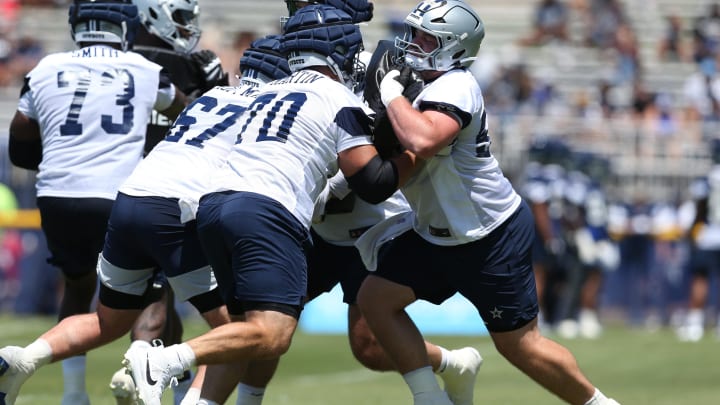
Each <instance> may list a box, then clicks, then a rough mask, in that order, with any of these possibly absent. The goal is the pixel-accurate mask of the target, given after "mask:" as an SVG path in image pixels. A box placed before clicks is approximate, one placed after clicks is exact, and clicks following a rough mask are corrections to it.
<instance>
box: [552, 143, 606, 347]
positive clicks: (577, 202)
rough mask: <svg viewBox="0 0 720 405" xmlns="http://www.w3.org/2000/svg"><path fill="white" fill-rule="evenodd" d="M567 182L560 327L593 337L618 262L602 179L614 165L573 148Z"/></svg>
mask: <svg viewBox="0 0 720 405" xmlns="http://www.w3.org/2000/svg"><path fill="white" fill-rule="evenodd" d="M572 156H573V164H572V167H571V170H569V172H568V174H567V176H566V180H565V182H564V187H563V202H562V207H563V208H562V217H561V224H562V225H561V226H562V229H563V235H564V239H565V245H566V246H567V248H566V252H567V253H566V269H565V272H566V273H567V274H566V287H565V289H564V292H563V294H562V296H561V297H560V302H559V305H558V307H559V308H558V314H559V317H560V318H559V319H560V322H559V323H558V325H557V332H558V334H560V336H562V337H565V338H574V337H577V336H578V335H579V336H581V337H584V338H588V339H595V338H598V337H599V336H600V334H601V333H602V325H601V324H600V319H599V316H598V308H599V299H600V291H601V289H602V285H603V280H604V274H605V273H606V272H608V271H611V270H614V269H616V268H617V266H618V264H619V252H618V249H617V246H616V245H615V243H614V242H613V241H611V239H610V234H609V232H608V226H607V225H608V204H607V200H606V194H605V193H604V191H603V189H602V184H601V181H602V179H603V178H604V177H605V176H607V174H608V173H609V171H610V167H609V165H608V164H607V162H606V161H605V160H604V159H602V158H600V157H598V156H595V155H593V154H590V153H583V152H577V151H576V152H573V154H572Z"/></svg>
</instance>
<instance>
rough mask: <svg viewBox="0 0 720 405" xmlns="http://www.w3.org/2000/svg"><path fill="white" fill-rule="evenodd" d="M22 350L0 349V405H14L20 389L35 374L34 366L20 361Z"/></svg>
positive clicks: (14, 348) (13, 348) (16, 348)
mask: <svg viewBox="0 0 720 405" xmlns="http://www.w3.org/2000/svg"><path fill="white" fill-rule="evenodd" d="M23 350H24V349H23V348H22V347H19V346H6V347H3V348H2V349H0V372H1V375H0V405H14V404H15V400H16V399H17V396H18V393H19V392H20V387H22V385H23V384H24V383H25V381H27V379H28V378H30V376H31V375H33V373H34V372H35V366H34V365H32V364H28V363H27V362H24V361H23V360H22V352H23Z"/></svg>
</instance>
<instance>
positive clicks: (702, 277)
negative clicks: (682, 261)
mask: <svg viewBox="0 0 720 405" xmlns="http://www.w3.org/2000/svg"><path fill="white" fill-rule="evenodd" d="M714 259H715V256H714V255H713V254H712V253H711V251H709V250H702V249H697V248H694V249H693V250H692V252H691V255H690V263H689V268H690V274H691V280H690V294H689V297H688V309H687V314H686V315H685V319H684V320H683V323H682V324H681V325H680V326H679V327H678V328H677V330H676V333H677V337H678V339H679V340H681V341H683V342H697V341H699V340H700V339H702V337H703V335H704V333H705V304H706V303H707V299H708V295H709V293H710V285H709V284H710V282H709V281H710V269H711V268H713V266H714V264H713V260H714Z"/></svg>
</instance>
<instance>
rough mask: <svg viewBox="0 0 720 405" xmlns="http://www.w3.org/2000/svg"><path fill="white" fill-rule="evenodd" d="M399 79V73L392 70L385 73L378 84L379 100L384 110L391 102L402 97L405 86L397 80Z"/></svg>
mask: <svg viewBox="0 0 720 405" xmlns="http://www.w3.org/2000/svg"><path fill="white" fill-rule="evenodd" d="M399 78H400V71H399V70H397V69H393V70H391V71H389V72H387V74H386V75H385V77H383V79H382V82H380V99H381V100H382V103H383V105H385V108H387V106H389V105H390V102H391V101H393V100H395V99H396V98H398V97H402V96H403V95H402V94H403V91H404V90H405V86H404V85H403V84H402V83H401V82H400V80H398V79H399Z"/></svg>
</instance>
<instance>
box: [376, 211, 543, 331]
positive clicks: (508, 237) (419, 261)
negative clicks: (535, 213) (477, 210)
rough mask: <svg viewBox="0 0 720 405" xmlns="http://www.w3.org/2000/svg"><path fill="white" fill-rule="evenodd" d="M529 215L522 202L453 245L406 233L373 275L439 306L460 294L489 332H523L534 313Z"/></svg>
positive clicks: (532, 237) (534, 297)
mask: <svg viewBox="0 0 720 405" xmlns="http://www.w3.org/2000/svg"><path fill="white" fill-rule="evenodd" d="M534 234H535V228H534V221H533V217H532V213H531V212H530V209H529V208H528V207H527V205H526V204H525V203H523V204H522V205H521V206H520V208H518V210H517V211H516V212H515V213H514V214H513V215H512V216H511V217H510V218H509V219H508V220H507V221H505V223H504V224H503V225H502V226H500V227H499V228H497V229H496V230H494V231H493V232H491V233H490V234H489V235H488V236H486V237H485V238H483V239H480V240H478V241H475V242H471V243H466V244H463V245H457V246H439V245H434V244H431V243H430V242H427V241H426V240H424V239H423V238H422V237H420V236H419V235H418V234H417V233H416V232H414V231H409V232H405V233H404V234H402V235H401V236H399V237H398V238H396V239H395V240H394V241H393V242H392V243H391V244H390V245H389V248H388V250H387V252H386V255H385V256H384V257H383V259H382V261H380V262H379V264H378V270H377V272H376V274H377V275H378V276H381V277H383V278H386V279H388V280H391V281H394V282H396V283H399V284H402V285H405V286H408V287H410V288H412V289H413V291H414V292H415V295H416V297H417V298H419V299H423V300H426V301H429V302H432V303H434V304H440V303H442V302H443V301H445V300H446V299H448V298H450V297H451V296H452V295H454V294H455V293H457V292H459V293H460V294H461V295H462V296H463V297H465V298H467V299H468V300H469V301H470V302H471V303H472V304H473V305H474V306H475V308H477V310H478V312H479V314H480V316H481V317H482V319H483V321H484V322H485V325H486V326H487V329H488V330H489V331H491V332H506V331H512V330H516V329H518V328H521V327H523V326H524V325H526V324H527V323H529V322H530V321H531V320H533V319H534V318H535V317H536V316H537V314H538V301H537V292H536V291H535V276H534V274H533V269H532V245H533V240H534V238H535V235H534Z"/></svg>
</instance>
